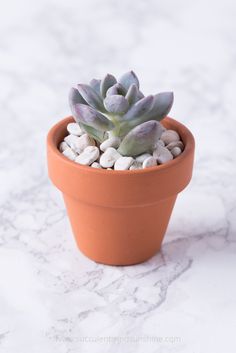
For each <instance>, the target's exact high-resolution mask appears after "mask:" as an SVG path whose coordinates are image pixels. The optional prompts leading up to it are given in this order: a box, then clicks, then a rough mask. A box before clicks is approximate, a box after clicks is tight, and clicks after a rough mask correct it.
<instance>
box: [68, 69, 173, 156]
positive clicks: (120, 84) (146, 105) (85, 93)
mask: <svg viewBox="0 0 236 353" xmlns="http://www.w3.org/2000/svg"><path fill="white" fill-rule="evenodd" d="M173 99H174V97H173V93H172V92H162V93H158V94H155V95H148V96H146V97H144V95H143V93H142V92H141V91H140V90H139V80H138V78H137V76H136V74H135V73H134V72H133V71H129V72H127V73H125V74H124V75H122V76H121V77H120V78H119V79H118V80H116V78H115V77H114V76H113V75H111V74H107V75H106V76H105V77H104V78H103V79H102V80H97V79H93V80H92V81H90V83H89V84H88V85H87V84H78V85H77V86H76V87H73V88H71V91H70V94H69V104H70V107H71V111H72V115H73V116H74V118H75V120H76V122H77V123H79V125H80V126H81V128H82V129H83V130H84V131H86V132H87V134H88V135H90V136H91V137H93V138H95V139H96V140H97V141H99V142H103V141H104V140H105V139H106V138H107V137H108V132H109V136H118V137H120V138H121V140H122V141H121V144H120V147H119V149H118V151H119V152H120V153H121V154H122V155H123V156H136V155H138V154H141V153H143V152H146V151H149V150H150V151H151V150H153V149H154V147H155V143H156V141H157V139H158V138H160V136H161V133H162V132H163V128H162V126H161V124H160V123H159V121H160V120H161V119H163V118H164V117H165V116H166V115H167V114H168V113H169V111H170V109H171V107H172V104H173Z"/></svg>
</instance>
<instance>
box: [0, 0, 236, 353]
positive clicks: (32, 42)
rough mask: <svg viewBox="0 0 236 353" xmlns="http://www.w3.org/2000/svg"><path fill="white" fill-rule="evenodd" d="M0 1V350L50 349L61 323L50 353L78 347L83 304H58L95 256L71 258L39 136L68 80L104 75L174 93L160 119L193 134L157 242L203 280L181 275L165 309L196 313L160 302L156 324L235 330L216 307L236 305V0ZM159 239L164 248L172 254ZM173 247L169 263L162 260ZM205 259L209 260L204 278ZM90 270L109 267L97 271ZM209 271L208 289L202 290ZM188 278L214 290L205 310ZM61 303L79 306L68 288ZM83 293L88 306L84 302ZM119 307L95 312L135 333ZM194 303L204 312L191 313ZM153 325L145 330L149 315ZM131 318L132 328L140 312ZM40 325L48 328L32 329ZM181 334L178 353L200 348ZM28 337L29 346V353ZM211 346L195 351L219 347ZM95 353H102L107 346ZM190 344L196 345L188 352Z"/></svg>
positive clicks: (59, 105)
mask: <svg viewBox="0 0 236 353" xmlns="http://www.w3.org/2000/svg"><path fill="white" fill-rule="evenodd" d="M0 6H1V9H0V33H1V36H0V106H1V118H0V121H1V129H0V131H1V137H0V200H1V203H0V245H1V250H0V251H1V256H0V259H1V260H0V278H2V282H1V283H0V290H1V292H0V293H1V294H2V299H3V300H2V302H1V306H0V309H2V312H1V313H2V314H0V316H1V318H3V321H2V322H1V318H0V338H1V333H2V334H5V333H6V332H13V336H11V334H9V336H8V334H6V336H7V337H8V338H6V340H5V341H4V342H6V343H4V345H3V346H2V347H3V350H1V346H0V352H4V353H5V352H8V353H15V352H22V353H23V352H24V353H27V352H31V353H32V352H42V351H44V353H47V352H49V353H52V352H54V351H56V350H54V348H55V347H56V346H55V347H54V346H53V344H54V343H55V344H56V343H57V338H56V337H57V335H58V337H59V336H60V335H62V336H63V335H64V336H66V335H65V330H67V328H68V327H70V329H71V331H68V333H67V334H68V337H69V338H70V339H71V340H72V341H70V342H71V343H65V342H66V339H65V340H64V341H63V342H64V343H63V344H64V345H62V346H60V350H59V351H58V352H62V353H65V352H68V353H69V352H70V353H71V352H74V350H73V349H75V350H76V349H77V348H78V347H79V344H78V342H77V341H76V343H75V342H74V341H73V338H72V336H73V334H74V333H75V332H76V329H75V327H76V325H75V326H73V325H74V324H75V322H76V318H77V317H78V316H76V315H79V311H80V309H81V310H82V308H80V307H79V304H78V307H77V312H76V314H75V313H74V306H73V305H72V306H71V307H70V304H68V307H67V309H68V312H67V313H65V312H64V311H63V306H64V302H65V301H66V300H68V297H67V294H66V293H68V292H67V290H68V291H70V290H72V289H73V288H74V287H73V286H74V284H75V283H77V282H76V281H77V280H78V268H79V269H80V271H82V272H80V275H81V276H82V275H83V273H85V275H86V276H87V272H86V271H87V270H86V269H87V267H86V266H92V265H91V264H90V263H89V262H86V261H87V260H84V259H83V260H81V258H79V260H78V256H79V255H78V252H77V250H76V249H75V245H74V242H73V239H72V235H71V231H70V228H69V224H68V221H67V218H66V215H65V210H64V204H63V202H62V199H61V196H60V194H59V192H58V191H57V190H56V189H54V187H53V186H52V185H51V184H50V182H49V181H48V177H47V168H46V151H45V149H46V144H45V140H46V134H47V132H48V130H49V129H50V127H51V126H52V125H53V124H54V123H56V122H57V121H58V120H60V119H62V118H64V117H65V116H68V115H70V111H69V107H68V101H67V97H68V91H69V89H70V87H71V86H72V85H74V84H76V83H79V82H88V81H89V80H90V79H91V78H101V77H103V76H104V75H105V74H106V73H112V74H114V75H115V76H119V75H121V74H122V73H123V72H126V71H128V70H130V69H132V70H134V71H135V73H136V74H137V75H138V77H139V78H140V82H141V90H142V91H143V92H144V94H145V95H147V94H151V93H158V92H160V91H167V90H168V91H169V90H173V91H174V94H175V102H174V106H173V108H172V111H171V113H170V116H171V117H173V118H175V119H177V120H179V121H180V122H182V123H183V124H185V125H187V127H188V128H189V129H190V130H191V131H192V132H193V134H194V136H195V139H196V159H195V167H194V175H193V179H192V182H191V184H190V186H189V187H188V188H187V189H186V191H185V192H184V193H183V194H182V195H181V196H180V197H179V199H178V201H177V204H176V207H175V209H174V213H173V216H172V219H171V223H170V226H169V229H168V232H167V236H166V238H165V243H166V244H167V245H166V246H167V247H164V250H163V251H164V253H165V254H167V255H168V259H169V261H173V263H174V264H175V265H176V266H174V267H175V268H177V269H178V268H179V267H178V266H177V265H179V264H180V267H181V266H182V265H183V268H182V267H181V268H182V270H183V269H184V268H185V264H186V262H185V261H187V263H188V259H189V258H191V261H193V263H194V264H199V263H200V265H199V267H197V270H196V272H194V273H195V275H196V277H194V278H195V280H196V281H200V284H199V283H198V282H197V284H195V283H196V282H195V280H194V281H193V282H192V281H191V280H190V279H189V278H187V279H186V278H185V283H184V284H183V285H181V284H182V283H180V284H179V285H178V286H177V287H178V288H175V291H174V293H177V296H176V297H175V296H174V295H175V294H173V293H172V295H173V296H174V298H175V299H173V300H174V303H175V304H176V302H178V298H180V297H181V298H182V296H183V298H185V299H186V298H189V297H191V298H193V299H192V301H190V302H188V299H186V300H187V302H188V305H189V306H188V310H189V312H191V313H192V314H193V316H194V315H196V316H195V318H196V317H197V318H198V319H196V320H195V319H193V321H192V319H191V318H190V319H189V318H188V319H186V318H185V319H186V320H185V319H184V318H182V319H183V320H182V321H181V325H182V326H181V325H179V322H178V319H176V316H174V319H173V317H172V314H173V312H172V311H171V305H172V304H173V302H172V304H171V303H170V306H168V305H169V304H168V305H167V307H168V308H170V309H165V310H167V311H168V310H170V311H168V313H169V314H168V315H169V316H168V318H169V321H168V323H167V324H166V325H167V326H166V327H169V326H168V325H169V323H170V321H171V322H175V324H176V325H175V326H176V327H181V329H182V331H181V334H182V335H183V332H186V330H187V329H188V328H189V325H190V326H191V325H195V326H194V327H195V329H196V332H198V333H199V332H200V333H201V335H203V334H204V331H206V327H209V326H208V325H212V327H214V333H215V335H216V336H217V332H218V330H219V332H220V328H219V327H218V326H217V327H216V326H214V325H215V322H216V320H218V317H221V318H222V320H226V321H227V322H228V323H229V326H230V327H233V321H231V319H230V312H231V311H232V306H229V307H227V308H228V309H227V308H225V309H224V308H223V307H224V305H223V303H224V302H225V303H226V302H227V301H231V303H232V305H234V308H235V302H234V303H233V302H232V295H233V293H234V294H235V290H236V289H235V285H233V283H232V282H231V279H232V278H233V276H234V275H235V273H234V272H233V268H235V267H233V264H234V265H235V261H234V260H232V259H233V258H232V257H231V255H232V254H233V253H234V254H235V231H236V204H235V195H236V186H235V180H236V168H235V163H236V157H235V156H236V142H235V141H236V133H235V128H236V124H235V119H236V116H235V111H234V107H235V91H236V45H235V44H236V22H235V19H236V3H235V1H234V0H224V1H223V0H207V1H206V0H198V1H193V0H192V1H189V0H178V1H175V0H165V1H159V0H136V1H131V0H119V1H115V0H99V1H98V0H85V1H81V0H67V1H64V0H63V1H62V0H40V1H33V0H22V1H17V0H8V1H3V0H1V1H0ZM157 187H158V186H157ZM190 239H191V240H190ZM178 241H180V242H179V243H178ZM189 241H190V242H189ZM172 242H175V243H172ZM176 242H177V243H176ZM168 244H175V245H174V250H173V248H172V246H169V245H168ZM176 244H177V245H176ZM189 246H190V247H191V250H190V252H188V251H189ZM176 249H177V250H176ZM178 249H179V250H178ZM209 249H211V250H209ZM212 249H214V250H216V251H217V252H216V253H215V252H213V253H212V252H211V251H212ZM176 251H177V254H178V257H177V258H175V257H173V256H174V255H173V253H176ZM201 256H205V257H204V258H201ZM58 257H59V258H60V263H59V262H58V261H57V260H58ZM158 259H159V258H158ZM171 259H172V260H171ZM159 260H160V259H159ZM159 260H158V261H159ZM83 261H85V262H83ZM160 261H161V260H160ZM163 261H164V260H163ZM191 261H190V262H191ZM81 263H82V265H81ZM85 263H86V264H85ZM88 263H89V265H88ZM162 264H164V263H162ZM212 264H213V265H212ZM220 264H221V265H222V264H223V265H224V266H225V269H224V271H223V270H222V268H221V266H220ZM148 266H149V265H147V268H148ZM150 266H153V264H152V265H150ZM165 266H166V265H165ZM211 266H213V267H214V268H216V270H215V272H214V271H213V273H212V268H213V267H211ZM6 269H7V272H6ZM194 269H195V267H194ZM207 269H208V270H209V271H210V272H207ZM210 269H211V270H210ZM96 270H97V267H96ZM221 270H222V271H223V272H220V271H221ZM31 271H32V272H31ZM99 271H106V270H105V269H100V267H99ZM107 271H108V270H107ZM116 271H120V272H119V273H120V274H121V273H123V272H122V270H116ZM135 271H136V270H135ZM137 271H139V270H137ZM81 273H82V274H81ZM219 273H220V274H221V276H220V277H221V278H223V279H222V280H223V283H221V282H219V279H218V274H219ZM225 273H227V276H225ZM204 276H205V277H204ZM108 277H109V276H108ZM174 277H175V276H174ZM174 277H173V278H174ZM176 277H178V276H176ZM196 278H197V279H196ZM209 278H211V281H212V283H211V284H212V287H208V279H209ZM173 280H174V279H173ZM188 281H190V282H188ZM202 281H203V282H202ZM234 282H235V281H234ZM134 283H135V282H134ZM170 283H171V281H170ZM170 283H169V284H170ZM188 284H189V285H190V287H191V286H193V288H195V289H196V292H195V293H197V292H198V290H199V286H201V285H202V286H203V288H205V291H206V293H207V294H206V295H208V297H207V298H208V301H209V302H211V298H212V297H214V296H215V293H218V295H219V297H217V298H218V299H215V302H214V301H213V304H212V306H211V307H210V309H209V307H205V306H204V298H202V301H201V300H200V303H199V302H198V300H199V296H198V295H197V294H196V297H194V293H192V292H191V290H190V291H189V292H187V293H186V286H187V285H188ZM198 284H199V285H198ZM146 285H147V286H148V284H147V283H146ZM150 285H152V284H150ZM194 285H195V286H196V287H194ZM133 286H134V287H135V284H133ZM190 287H189V288H190ZM68 288H69V289H68ZM222 288H226V291H227V293H231V294H226V292H224V291H222ZM227 289H228V290H227ZM86 290H87V289H86ZM88 292H89V290H88ZM16 293H17V294H16ZM85 293H86V295H85V297H87V296H88V298H90V296H89V295H88V293H87V292H86V291H85ZM157 297H158V296H157ZM234 297H236V296H235V295H234ZM23 298H24V299H23ZM83 298H84V297H83ZM158 298H159V297H158ZM194 299H195V301H194ZM70 300H72V301H73V300H75V302H76V300H77V299H76V296H75V297H74V299H72V298H71V297H70ZM89 300H91V302H92V301H93V300H94V299H93V298H92V299H91V298H90V299H89ZM158 300H159V299H158ZM45 301H46V304H45V305H46V309H45V306H44V303H45ZM82 302H83V305H85V303H86V305H85V306H86V307H87V308H88V310H89V308H90V307H89V305H88V302H86V299H83V301H82ZM160 302H161V299H160ZM117 305H118V304H117ZM117 305H116V304H114V306H113V307H112V309H111V311H109V310H108V311H107V312H106V315H108V317H109V320H110V319H111V320H115V321H116V320H118V323H119V324H120V327H122V329H120V331H119V329H118V331H119V332H123V331H122V330H123V329H124V328H126V329H127V328H129V330H130V331H129V332H132V329H133V330H134V332H136V331H135V330H136V329H137V327H136V328H135V324H134V321H132V320H133V318H134V317H135V315H134V316H133V318H132V317H131V318H129V317H128V319H120V318H119V319H117V317H116V316H114V315H115V314H114V313H118V314H119V313H120V310H121V309H120V307H119V306H117ZM202 305H203V307H202ZM19 308H20V309H19ZM194 308H195V309H194ZM200 308H203V309H202V313H203V316H202V317H201V316H200V318H199V316H198V313H199V312H201V309H200ZM220 308H221V309H220ZM18 309H19V310H18ZM135 310H136V309H134V313H135ZM163 310H164V309H163ZM181 310H182V309H181ZM194 310H196V312H195V311H194ZM224 310H226V311H224ZM227 310H228V311H227ZM131 311H132V310H131ZM23 312H24V315H23V314H22V313H23ZM204 312H207V319H206V317H204ZM63 315H64V316H66V315H68V317H69V319H68V317H67V320H69V321H68V322H69V323H70V322H71V323H72V324H73V325H72V324H71V325H72V326H70V324H68V322H67V323H64V324H63V323H61V322H60V323H59V320H60V319H61V318H64V316H63ZM74 315H75V316H74ZM104 315H105V314H104ZM173 315H174V314H173ZM199 315H200V314H199ZM131 316H132V315H131ZM12 318H14V324H13V321H12ZM22 320H23V322H24V324H23V325H21V323H22ZM70 320H71V321H70ZM94 320H95V321H96V317H95V319H94V318H93V317H92V321H94ZM127 320H128V321H127ZM173 320H174V321H173ZM198 320H199V321H198ZM115 321H112V322H113V324H114V327H115ZM109 322H110V321H109ZM153 322H154V326H155V325H157V322H158V320H154V321H153ZM139 324H140V326H139V327H142V323H141V321H139ZM42 325H43V326H44V328H45V331H46V332H47V334H45V332H43V333H42V332H41V328H42ZM61 325H62V326H61ZM63 325H64V326H63ZM68 325H69V326H68ZM109 325H112V324H111V323H109ZM154 326H153V325H151V324H150V327H154ZM101 327H103V326H101ZM74 329H75V331H73V330H74ZM116 329H117V327H116V328H115V329H114V332H116ZM11 330H12V331H11ZM27 330H30V331H31V336H30V337H28V335H27ZM63 330H64V331H63ZM144 331H145V330H144ZM52 332H53V333H52ZM71 332H72V333H71ZM84 332H86V326H84ZM139 332H142V331H139ZM221 333H222V332H221ZM188 334H189V336H188V338H189V337H191V339H192V341H191V339H190V340H189V341H188V338H187V337H185V342H186V346H184V347H182V348H181V349H182V350H181V349H180V350H179V351H181V352H185V350H184V349H185V348H186V352H188V353H189V352H190V347H192V343H191V344H190V343H189V342H195V346H194V345H193V346H194V347H200V346H199V345H201V342H200V341H195V336H194V334H193V331H191V332H188ZM71 335H72V336H71ZM64 336H63V337H64ZM223 336H224V334H223ZM26 337H27V340H28V341H27V342H28V345H29V346H27V345H26V343H25V342H26V340H25V339H26ZM45 337H46V338H45ZM48 337H49V338H48ZM201 337H203V336H201ZM208 338H209V337H208ZM48 340H49V341H50V343H49V341H48ZM0 342H1V341H0ZM14 342H15V343H14ZM35 342H37V343H38V344H39V345H38V348H35V349H34V350H33V351H32V349H31V348H32V345H33V344H35ZM68 342H69V341H68ZM208 343H209V342H208ZM211 343H212V342H211ZM211 343H209V346H207V345H206V346H205V347H208V348H209V347H210V348H212V347H213V348H214V351H215V352H218V351H217V350H216V347H214V344H213V345H211ZM188 344H189V345H188ZM221 344H222V347H224V349H226V348H227V345H229V346H228V350H227V349H226V350H227V352H228V353H229V352H230V353H231V352H232V350H230V349H231V348H230V347H232V346H230V341H226V340H225V337H224V339H223V338H222V341H220V343H219V342H218V347H221ZM17 345H18V347H20V348H19V349H21V350H18V349H17ZM30 347H31V348H30ZM68 347H69V348H70V350H69V348H68ZM133 347H134V346H133ZM225 347H226V348H225ZM67 348H68V350H67ZM4 349H5V350H4ZM30 349H31V350H30ZM88 349H91V346H90V348H88ZM94 349H95V350H94V351H96V352H100V350H99V349H97V348H94ZM100 349H101V351H103V352H105V351H104V347H101V346H100ZM127 349H128V348H127ZM132 349H133V348H132ZM132 349H131V348H130V352H131V351H132ZM88 351H89V350H88ZM164 351H165V352H167V350H164ZM170 351H171V350H170ZM84 352H87V350H84ZM90 352H91V351H90ZM106 352H108V348H107V350H106ZM113 352H115V350H113ZM127 352H128V350H127ZM136 352H139V351H137V350H136ZM140 352H141V350H140ZM150 352H156V351H155V350H151V349H150ZM168 352H169V351H168ZM175 352H177V348H176V347H175ZM198 352H203V351H202V350H200V348H199V350H198Z"/></svg>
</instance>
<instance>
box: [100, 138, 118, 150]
mask: <svg viewBox="0 0 236 353" xmlns="http://www.w3.org/2000/svg"><path fill="white" fill-rule="evenodd" d="M119 146H120V138H119V137H116V136H113V137H109V138H108V139H107V140H105V141H103V142H102V143H101V145H100V150H101V151H103V152H105V151H106V149H107V148H108V147H114V148H118V147H119Z"/></svg>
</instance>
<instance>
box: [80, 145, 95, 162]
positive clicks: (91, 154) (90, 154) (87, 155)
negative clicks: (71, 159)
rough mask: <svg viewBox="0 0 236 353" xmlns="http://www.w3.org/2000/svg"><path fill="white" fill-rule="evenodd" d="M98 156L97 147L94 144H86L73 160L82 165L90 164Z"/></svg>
mask: <svg viewBox="0 0 236 353" xmlns="http://www.w3.org/2000/svg"><path fill="white" fill-rule="evenodd" d="M98 157H99V149H98V148H97V147H96V146H88V147H86V148H85V149H84V150H83V152H82V153H81V154H80V155H79V156H78V157H76V159H75V162H76V163H79V164H82V165H90V164H92V163H93V162H94V161H96V159H98Z"/></svg>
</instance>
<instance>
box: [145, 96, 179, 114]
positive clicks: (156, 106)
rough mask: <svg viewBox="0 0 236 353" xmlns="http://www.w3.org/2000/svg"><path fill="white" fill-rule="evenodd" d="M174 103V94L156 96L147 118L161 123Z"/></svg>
mask: <svg viewBox="0 0 236 353" xmlns="http://www.w3.org/2000/svg"><path fill="white" fill-rule="evenodd" d="M173 102H174V94H173V92H162V93H158V94H156V95H155V96H154V101H153V105H152V108H151V110H150V112H148V114H147V118H148V120H149V119H155V120H158V121H160V120H161V119H163V118H165V117H166V116H167V114H168V113H169V111H170V110H171V108H172V105H173Z"/></svg>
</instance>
